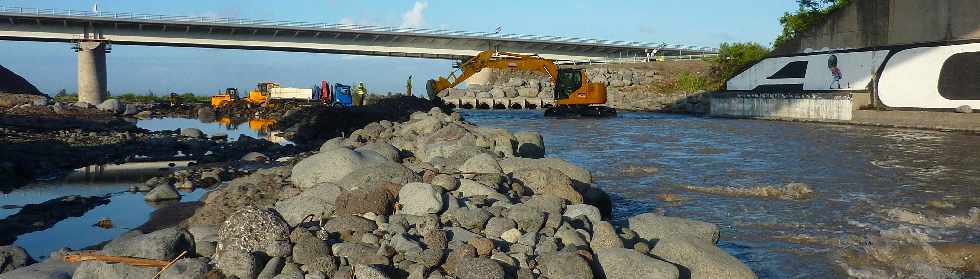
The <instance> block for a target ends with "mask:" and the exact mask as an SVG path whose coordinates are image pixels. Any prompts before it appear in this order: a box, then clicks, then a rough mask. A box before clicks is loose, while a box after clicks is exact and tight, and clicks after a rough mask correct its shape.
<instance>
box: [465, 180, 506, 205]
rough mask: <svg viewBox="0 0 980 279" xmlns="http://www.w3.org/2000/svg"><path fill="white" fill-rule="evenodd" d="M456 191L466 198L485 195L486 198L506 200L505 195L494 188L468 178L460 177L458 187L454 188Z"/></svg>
mask: <svg viewBox="0 0 980 279" xmlns="http://www.w3.org/2000/svg"><path fill="white" fill-rule="evenodd" d="M456 192H458V193H460V194H462V195H463V197H467V198H468V197H473V196H487V198H490V199H494V200H498V201H506V200H508V199H507V196H505V195H504V194H501V193H499V192H497V190H496V189H493V188H491V187H490V186H487V185H484V184H482V183H479V182H476V181H473V180H469V179H460V180H459V188H457V189H456Z"/></svg>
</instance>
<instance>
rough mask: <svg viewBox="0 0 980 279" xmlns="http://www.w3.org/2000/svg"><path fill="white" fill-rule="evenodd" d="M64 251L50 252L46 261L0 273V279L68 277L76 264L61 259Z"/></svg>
mask: <svg viewBox="0 0 980 279" xmlns="http://www.w3.org/2000/svg"><path fill="white" fill-rule="evenodd" d="M63 252H64V251H63V250H62V251H56V252H53V253H51V255H50V257H48V259H47V260H46V261H43V262H40V263H35V264H32V265H29V266H24V267H21V268H18V269H14V270H11V271H5V272H2V273H0V279H70V278H71V277H72V274H74V273H75V270H76V269H77V268H78V265H75V264H69V263H66V262H65V261H64V260H62V257H64V253H63Z"/></svg>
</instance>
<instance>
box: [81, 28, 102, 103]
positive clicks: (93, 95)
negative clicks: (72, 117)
mask: <svg viewBox="0 0 980 279" xmlns="http://www.w3.org/2000/svg"><path fill="white" fill-rule="evenodd" d="M107 47H108V45H107V43H106V42H103V41H79V42H78V43H76V45H75V47H74V49H75V52H76V53H77V54H78V101H79V102H86V103H89V104H93V105H98V104H101V103H102V101H105V99H106V98H107V97H108V93H107V90H106V87H107V84H108V82H107V80H108V78H107V73H106V63H105V62H106V61H105V54H106V50H107Z"/></svg>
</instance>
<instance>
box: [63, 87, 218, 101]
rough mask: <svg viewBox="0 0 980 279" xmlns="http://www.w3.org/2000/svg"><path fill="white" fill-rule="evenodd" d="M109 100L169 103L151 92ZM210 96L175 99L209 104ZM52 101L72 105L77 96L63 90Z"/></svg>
mask: <svg viewBox="0 0 980 279" xmlns="http://www.w3.org/2000/svg"><path fill="white" fill-rule="evenodd" d="M110 98H113V99H119V100H122V101H123V102H126V103H169V102H170V94H166V95H162V96H158V95H156V94H154V93H153V91H149V92H147V94H143V95H137V94H136V93H125V94H122V95H115V96H112V97H110ZM210 98H211V97H210V96H198V95H194V93H184V94H180V95H177V99H178V100H180V102H181V103H207V102H210ZM54 100H55V101H58V102H66V103H74V102H77V101H78V95H77V94H75V93H72V94H68V92H67V91H66V90H64V89H62V90H61V91H58V94H57V95H55V96H54Z"/></svg>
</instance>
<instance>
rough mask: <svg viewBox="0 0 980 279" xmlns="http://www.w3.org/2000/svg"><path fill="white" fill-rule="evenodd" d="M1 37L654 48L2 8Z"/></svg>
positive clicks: (551, 50) (419, 52)
mask: <svg viewBox="0 0 980 279" xmlns="http://www.w3.org/2000/svg"><path fill="white" fill-rule="evenodd" d="M0 39H2V40H19V41H49V42H73V41H78V40H84V39H98V40H107V41H109V42H111V43H112V44H117V45H147V46H174V47H202V48H222V49H247V50H273V51H291V52H312V53H336V54H353V55H373V56H396V57H418V58H435V59H454V60H463V59H466V58H468V57H471V56H474V55H476V54H477V53H479V52H481V51H484V50H487V49H497V50H500V51H508V52H517V53H533V54H539V55H541V56H542V57H545V58H549V59H553V60H558V61H565V62H603V61H607V60H611V59H620V58H625V57H645V56H646V55H648V54H649V53H650V52H651V51H653V50H654V49H655V48H654V47H626V46H618V45H606V44H586V43H572V42H553V41H536V40H520V39H506V38H489V37H470V36H448V35H431V34H419V33H406V32H382V31H361V30H349V29H341V28H319V27H295V26H290V27H278V26H269V25H255V24H214V23H199V22H174V21H162V20H129V19H113V18H111V17H110V18H105V17H85V16H80V17H69V16H47V15H24V14H18V13H3V12H0ZM686 51H687V52H686V53H685V50H679V49H661V50H660V52H659V53H658V55H668V56H669V55H690V54H697V53H698V52H697V51H693V50H686ZM701 53H702V54H704V52H701Z"/></svg>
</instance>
